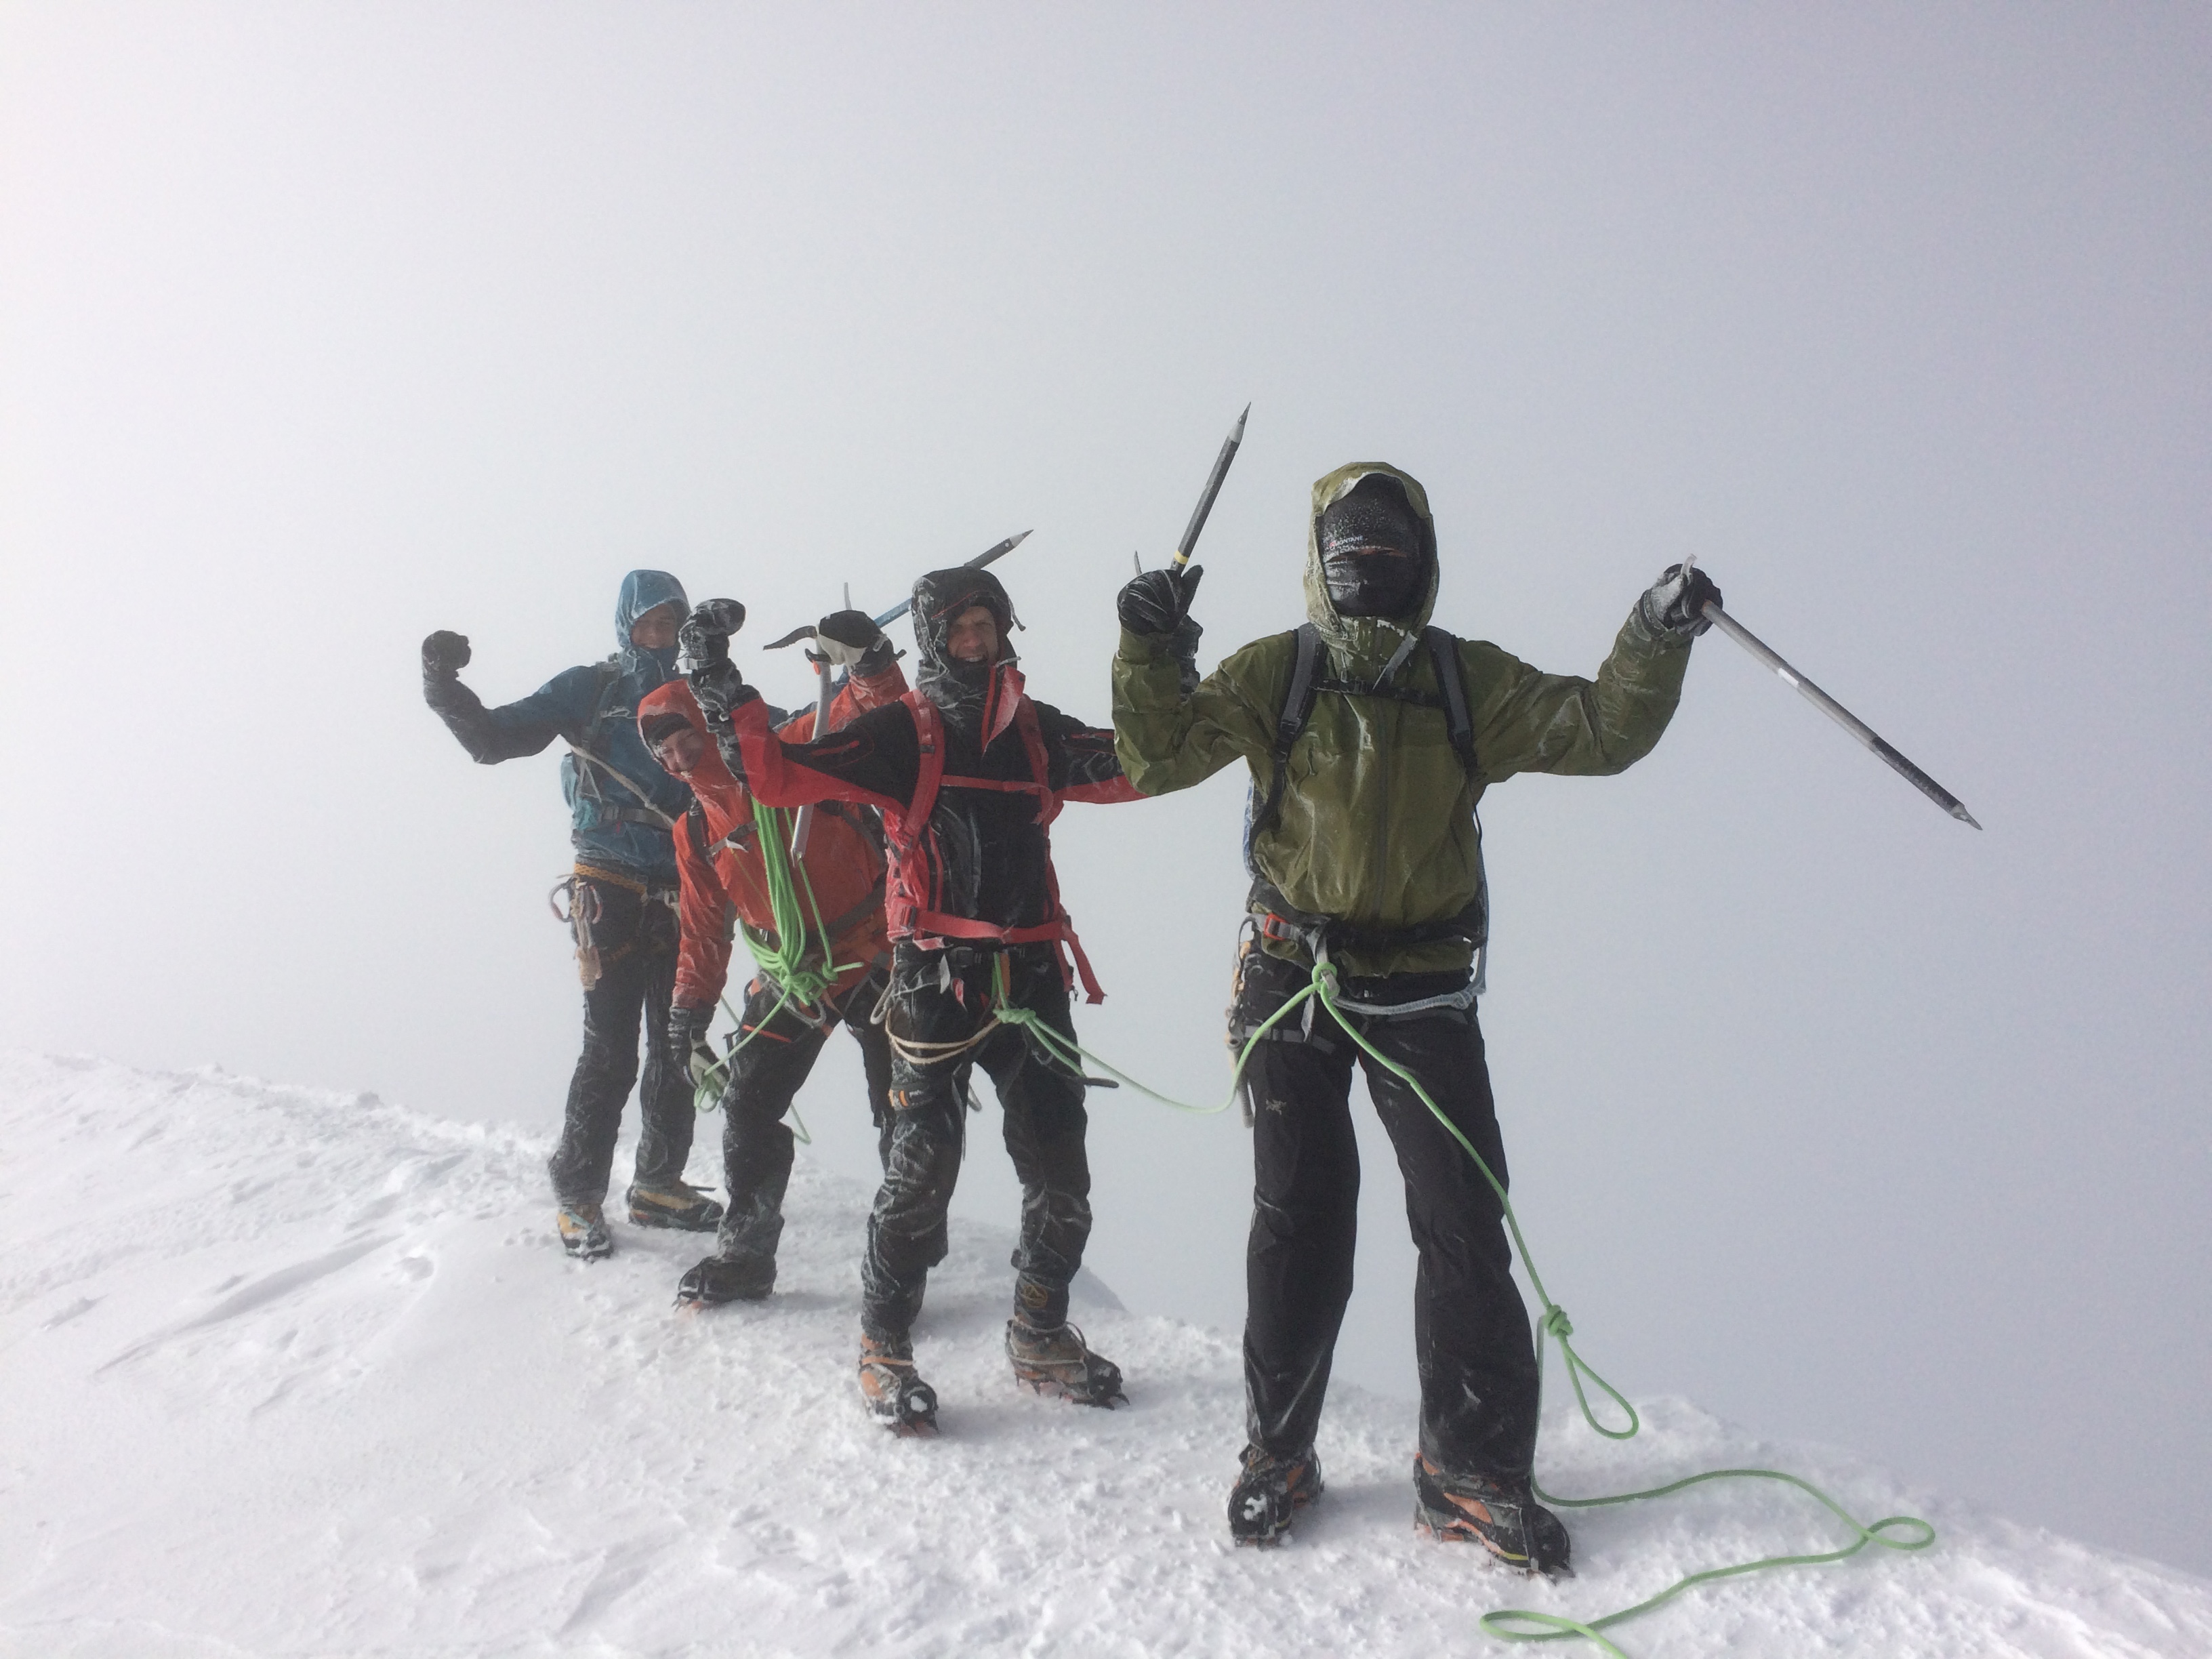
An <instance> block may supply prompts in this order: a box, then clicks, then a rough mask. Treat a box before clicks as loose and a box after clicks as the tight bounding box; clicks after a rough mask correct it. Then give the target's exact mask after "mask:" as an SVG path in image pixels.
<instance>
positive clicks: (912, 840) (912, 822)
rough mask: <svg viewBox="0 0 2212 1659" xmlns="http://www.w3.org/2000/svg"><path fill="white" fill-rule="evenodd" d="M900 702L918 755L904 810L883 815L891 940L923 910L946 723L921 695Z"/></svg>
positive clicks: (886, 911)
mask: <svg viewBox="0 0 2212 1659" xmlns="http://www.w3.org/2000/svg"><path fill="white" fill-rule="evenodd" d="M900 701H901V702H903V703H905V704H906V708H907V713H908V715H909V716H911V717H912V719H913V720H914V737H915V751H916V769H915V783H914V793H913V794H912V795H911V796H909V797H908V799H907V803H906V807H905V810H904V811H898V812H892V811H885V812H884V841H885V842H887V843H888V844H889V845H888V852H889V854H890V856H889V858H888V859H887V860H886V864H885V870H884V878H885V879H884V926H885V927H886V928H887V929H888V930H889V932H890V936H891V937H892V938H893V939H903V938H905V937H906V936H907V935H908V934H909V933H912V931H913V929H914V919H915V915H917V914H919V913H921V911H923V910H925V909H927V908H928V907H927V892H926V889H927V886H928V884H929V872H928V870H927V867H926V866H927V860H925V859H924V858H923V857H922V855H921V838H922V836H924V835H925V834H926V833H927V830H928V829H929V815H930V813H931V811H933V810H934V809H935V807H936V805H937V792H938V789H939V786H940V785H942V784H943V782H944V781H945V725H944V721H943V720H942V718H941V717H940V716H939V714H938V712H937V705H936V704H935V703H933V702H930V700H929V699H928V698H927V697H925V696H922V695H921V693H920V692H919V691H913V690H909V691H908V693H907V694H906V696H903V697H902V698H901V699H900Z"/></svg>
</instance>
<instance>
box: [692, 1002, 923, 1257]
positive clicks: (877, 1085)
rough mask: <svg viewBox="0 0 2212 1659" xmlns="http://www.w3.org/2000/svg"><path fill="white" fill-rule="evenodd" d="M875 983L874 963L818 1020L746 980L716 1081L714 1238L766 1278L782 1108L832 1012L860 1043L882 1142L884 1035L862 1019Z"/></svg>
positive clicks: (814, 1054) (786, 1161)
mask: <svg viewBox="0 0 2212 1659" xmlns="http://www.w3.org/2000/svg"><path fill="white" fill-rule="evenodd" d="M883 990H884V978H883V975H882V973H881V972H880V971H878V972H877V973H873V974H871V975H868V976H867V977H866V978H865V979H863V980H861V981H860V983H858V984H857V985H854V986H850V987H847V989H846V991H845V992H844V994H842V996H837V997H834V998H831V999H829V1001H828V1008H827V1011H826V1012H827V1018H823V1019H820V1020H819V1021H818V1022H810V1021H809V1020H807V1019H805V1018H801V1017H800V1015H799V1012H798V1011H797V1010H795V1009H793V1008H791V1007H788V1006H786V1007H783V1008H781V1010H779V1009H778V1007H777V1006H776V1005H777V1004H778V1003H779V1002H780V1001H781V1000H782V993H781V992H780V991H779V990H777V989H776V987H775V986H774V985H773V984H771V983H769V981H767V980H765V979H757V980H755V981H753V983H752V987H751V988H750V990H749V991H748V992H747V993H746V994H745V1011H744V1019H743V1020H742V1021H741V1022H740V1023H739V1030H740V1031H741V1032H742V1033H743V1034H744V1042H743V1043H742V1044H741V1046H740V1047H739V1048H738V1052H737V1055H736V1057H735V1058H734V1059H733V1060H732V1062H731V1067H730V1081H729V1083H728V1085H727V1086H726V1087H725V1088H724V1089H723V1091H722V1181H723V1185H724V1188H725V1190H726V1194H727V1197H728V1201H727V1203H726V1205H725V1206H723V1210H722V1225H721V1231H720V1233H719V1235H718V1236H717V1237H716V1239H715V1242H714V1246H715V1253H716V1254H717V1255H720V1256H721V1257H722V1258H723V1259H724V1260H725V1261H738V1262H743V1263H744V1264H745V1265H746V1266H748V1267H753V1268H755V1269H757V1270H758V1271H759V1272H761V1273H764V1274H766V1275H767V1277H768V1278H769V1280H771V1281H773V1279H774V1278H775V1249H776V1245H777V1243H778V1242H779V1241H780V1240H781V1238H782V1237H783V1194H784V1188H787V1186H789V1185H790V1184H791V1158H792V1133H791V1130H790V1128H789V1127H788V1126H787V1125H786V1124H785V1122H784V1121H783V1119H784V1115H785V1114H786V1113H787V1112H788V1111H790V1109H791V1103H792V1101H793V1099H794V1098H796V1097H797V1096H798V1094H799V1089H800V1087H801V1086H802V1085H804V1084H805V1081H806V1078H807V1074H808V1073H811V1071H813V1069H814V1062H815V1061H816V1060H817V1059H819V1058H820V1057H821V1054H822V1047H823V1044H824V1043H826V1042H829V1033H830V1032H831V1031H833V1030H836V1027H837V1024H838V1022H839V1021H840V1020H841V1019H842V1021H843V1022H844V1025H845V1029H846V1030H848V1031H850V1032H851V1033H852V1034H853V1039H854V1042H858V1043H859V1044H860V1066H861V1069H862V1070H863V1072H865V1073H866V1077H867V1091H868V1115H869V1118H870V1120H871V1121H873V1122H874V1124H875V1126H876V1129H877V1151H878V1152H879V1153H885V1152H888V1149H889V1146H890V1120H889V1118H888V1116H887V1115H886V1114H887V1111H888V1106H887V1100H888V1097H889V1095H890V1086H891V1048H890V1040H889V1039H888V1038H887V1037H885V1036H884V1028H883V1027H882V1026H880V1025H872V1024H869V1023H868V1016H869V1015H870V1014H871V1013H872V1012H874V1010H875V1006H876V1000H877V999H878V997H880V996H881V995H882V994H883ZM808 1012H811V1013H816V1014H820V1013H823V1012H824V1011H823V1010H821V1009H811V1010H809V1011H808Z"/></svg>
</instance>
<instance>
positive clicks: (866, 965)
mask: <svg viewBox="0 0 2212 1659" xmlns="http://www.w3.org/2000/svg"><path fill="white" fill-rule="evenodd" d="M905 690H906V676H905V675H904V674H902V672H900V671H899V666H898V665H897V664H896V662H894V663H892V664H890V665H889V666H888V667H886V668H885V669H884V671H883V672H881V673H879V674H872V675H868V676H866V677H865V678H863V677H861V676H860V675H854V676H853V677H852V678H848V680H847V681H846V683H845V685H844V687H843V689H842V690H840V691H839V692H838V693H837V696H836V700H835V701H833V702H831V703H830V705H829V729H830V730H832V731H835V730H836V729H837V728H838V727H839V726H843V725H845V724H846V723H848V721H850V720H852V719H853V717H854V715H855V714H859V713H860V711H862V710H863V709H868V708H880V707H881V706H883V705H884V704H885V703H890V702H897V701H898V699H899V697H900V696H902V694H903V693H904V692H905ZM664 712H665V713H670V714H681V715H682V716H683V717H684V719H685V720H688V721H689V722H690V725H691V728H692V729H693V730H694V731H696V732H698V733H699V734H700V735H701V736H702V737H705V736H707V726H706V722H705V721H704V720H702V718H701V716H700V713H699V704H698V702H697V701H696V699H694V698H693V696H691V688H690V686H689V685H686V684H684V682H683V681H682V680H671V681H670V682H669V683H668V684H666V685H664V686H662V687H661V688H660V689H659V690H658V691H655V692H654V693H653V695H652V696H648V697H647V698H646V700H645V701H644V702H641V703H640V704H639V705H638V710H637V716H638V725H639V726H640V727H641V728H642V727H643V726H644V725H645V723H646V721H647V720H649V719H651V718H652V717H653V715H655V714H661V713H664ZM777 732H778V735H780V736H781V737H784V738H787V739H788V740H790V741H791V742H793V743H804V742H805V741H806V740H807V739H809V738H811V737H812V736H813V735H814V711H813V710H812V709H811V708H810V709H808V710H806V711H805V713H804V714H800V715H799V716H798V717H797V718H796V719H793V720H787V721H786V722H785V723H784V724H783V725H782V726H780V727H778V728H777ZM687 781H689V782H690V786H691V793H692V797H693V805H692V807H691V810H690V811H689V812H687V813H685V814H684V817H683V819H682V820H681V821H680V822H679V823H678V825H677V829H676V869H677V873H678V876H679V877H680V878H681V882H682V887H683V904H682V916H683V935H684V939H683V945H682V948H681V949H680V951H678V956H677V958H676V999H675V1000H676V1001H677V1002H678V1004H680V1005H681V1006H684V1007H687V1008H708V1007H712V1006H714V1002H715V1000H717V999H718V998H720V996H721V994H722V987H724V986H725V985H726V983H727V982H728V980H729V972H730V947H731V944H732V938H731V923H732V918H734V919H735V921H737V922H738V923H740V924H742V925H743V927H744V929H745V931H746V933H749V934H750V935H751V936H752V937H753V938H754V939H757V940H758V941H759V942H760V943H761V944H762V945H765V946H767V947H768V948H769V949H770V950H775V949H776V948H777V947H778V945H779V943H780V941H779V940H778V939H777V937H776V933H775V908H774V907H773V906H772V905H771V904H770V902H769V891H768V874H767V872H766V871H765V870H763V867H762V866H761V853H760V834H759V830H758V828H757V825H756V823H755V822H754V816H753V797H752V792H751V791H750V790H749V789H747V788H746V787H745V786H744V784H743V783H741V782H739V781H738V780H737V778H735V777H734V776H732V775H731V772H730V769H729V768H728V767H727V766H726V765H724V764H723V762H722V757H721V755H720V753H719V752H718V751H717V750H716V749H715V747H714V744H713V742H712V741H711V740H710V741H709V742H708V744H707V747H706V752H705V753H704V754H702V756H701V757H699V763H698V764H697V765H696V766H695V767H693V768H692V769H691V773H690V777H689V779H688V780H687ZM880 840H881V835H880V831H879V830H878V827H877V825H876V824H875V823H874V814H873V813H872V812H869V811H866V809H865V808H862V807H856V806H847V805H842V804H840V803H835V802H833V803H830V804H829V805H824V806H823V807H822V808H821V809H820V810H819V812H818V815H817V817H816V819H815V823H814V828H813V830H812V832H811V835H810V836H809V838H808V842H807V847H806V856H805V858H804V859H802V860H799V866H800V867H801V868H802V869H803V870H804V871H805V873H806V884H807V890H809V891H810V892H811V893H812V895H813V898H814V903H815V904H816V906H817V907H818V908H819V909H820V911H821V917H822V925H823V927H824V928H825V929H826V930H827V931H828V933H829V950H830V954H829V960H830V961H831V962H842V963H851V964H852V966H851V967H850V968H849V969H848V970H847V971H846V972H845V973H843V974H841V975H838V977H837V979H836V983H835V984H833V985H832V986H831V987H830V988H829V992H828V994H827V995H828V998H829V1000H836V998H838V997H840V996H842V995H843V994H845V993H846V992H847V991H848V990H850V989H852V987H854V985H856V984H858V983H859V982H860V981H861V980H863V979H865V978H866V977H867V975H868V972H869V969H872V968H873V967H875V966H877V965H878V964H879V963H884V962H888V961H889V960H890V939H888V938H887V937H886V935H885V933H884V854H883V848H882V847H881V846H880V844H879V842H880ZM809 957H810V960H809V962H808V963H807V965H808V966H809V967H810V968H819V967H820V966H821V963H820V962H819V961H818V959H815V958H814V951H813V950H812V949H810V951H809Z"/></svg>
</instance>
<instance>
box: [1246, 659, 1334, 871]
mask: <svg viewBox="0 0 2212 1659" xmlns="http://www.w3.org/2000/svg"><path fill="white" fill-rule="evenodd" d="M1290 637H1291V679H1290V684H1289V685H1288V686H1287V687H1285V690H1284V692H1283V707H1282V710H1281V712H1280V713H1279V714H1277V715H1276V717H1275V741H1274V745H1273V750H1271V751H1270V752H1271V756H1272V759H1273V769H1272V774H1271V775H1270V776H1269V778H1268V780H1267V799H1265V800H1264V801H1263V800H1261V799H1259V798H1258V792H1257V791H1256V790H1255V791H1254V798H1253V800H1252V802H1251V803H1250V806H1249V811H1248V812H1247V815H1246V817H1245V823H1244V862H1245V863H1246V865H1248V866H1249V865H1250V864H1251V862H1252V848H1253V846H1254V844H1255V842H1258V840H1259V839H1260V832H1261V830H1263V829H1267V826H1268V825H1269V824H1271V823H1273V822H1274V821H1275V818H1276V816H1277V814H1278V813H1279V812H1280V811H1282V805H1283V786H1284V784H1285V782H1286V781H1288V780H1289V777H1290V770H1291V747H1292V746H1293V745H1294V744H1297V740H1298V734H1299V733H1300V732H1304V730H1305V729H1306V721H1307V720H1310V719H1311V718H1312V716H1313V706H1314V697H1315V695H1316V690H1317V689H1318V685H1319V680H1320V669H1321V653H1322V647H1321V629H1318V628H1316V627H1315V626H1314V625H1313V624H1312V623H1300V624H1299V625H1298V626H1297V628H1296V629H1293V630H1292V631H1291V636H1290Z"/></svg>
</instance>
